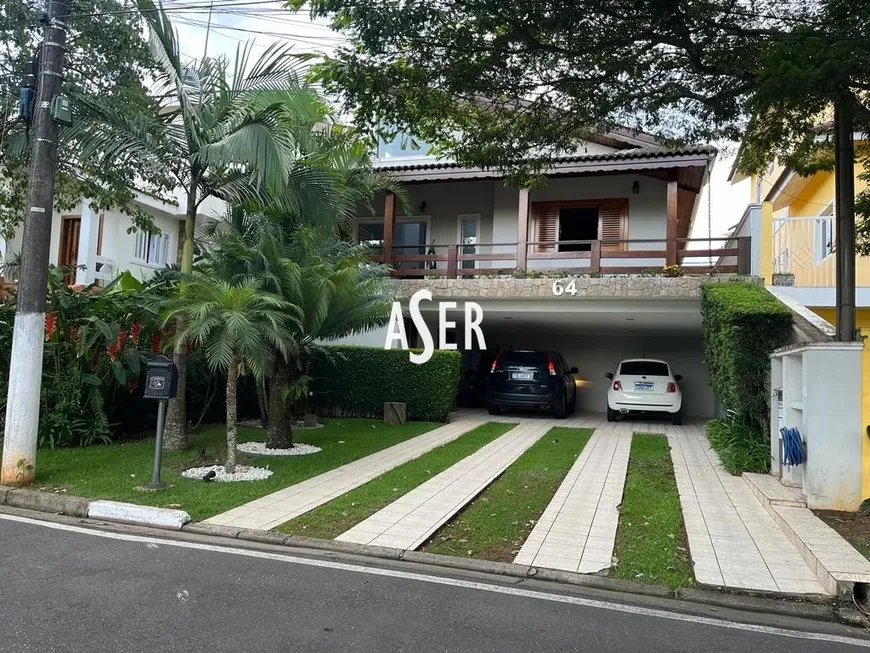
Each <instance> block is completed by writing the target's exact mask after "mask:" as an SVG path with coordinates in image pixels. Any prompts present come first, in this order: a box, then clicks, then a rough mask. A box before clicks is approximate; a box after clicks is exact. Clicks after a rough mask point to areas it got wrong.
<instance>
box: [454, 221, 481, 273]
mask: <svg viewBox="0 0 870 653" xmlns="http://www.w3.org/2000/svg"><path fill="white" fill-rule="evenodd" d="M479 231H480V216H479V215H478V214H471V215H468V214H465V215H459V245H460V247H459V253H460V254H476V253H477V244H478V240H479V238H478V232H479ZM459 267H460V268H461V269H463V270H470V269H474V268H475V267H477V261H460V262H459Z"/></svg>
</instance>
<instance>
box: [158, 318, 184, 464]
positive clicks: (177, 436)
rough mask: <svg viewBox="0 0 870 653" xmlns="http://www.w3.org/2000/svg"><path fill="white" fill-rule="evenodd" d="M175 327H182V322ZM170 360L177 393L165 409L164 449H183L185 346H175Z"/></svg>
mask: <svg viewBox="0 0 870 653" xmlns="http://www.w3.org/2000/svg"><path fill="white" fill-rule="evenodd" d="M179 323H180V324H176V327H175V328H176V329H181V328H183V322H181V320H179ZM172 362H173V363H175V367H177V368H178V394H177V395H175V398H174V399H170V400H169V406H168V407H167V410H166V426H165V429H166V430H165V431H164V432H163V450H164V451H184V450H185V449H187V346H186V345H185V344H184V343H182V346H181V347H180V348H179V347H176V348H175V351H174V352H173V353H172Z"/></svg>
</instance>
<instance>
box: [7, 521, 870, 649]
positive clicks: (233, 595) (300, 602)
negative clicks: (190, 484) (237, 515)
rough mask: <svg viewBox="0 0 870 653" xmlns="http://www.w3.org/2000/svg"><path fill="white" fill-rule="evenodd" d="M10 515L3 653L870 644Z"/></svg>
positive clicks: (796, 627) (761, 620)
mask: <svg viewBox="0 0 870 653" xmlns="http://www.w3.org/2000/svg"><path fill="white" fill-rule="evenodd" d="M4 516H5V515H2V514H0V578H3V580H4V581H5V582H4V585H3V591H2V592H0V613H2V614H3V618H2V619H0V642H6V643H7V644H6V645H5V646H0V649H2V650H4V651H6V650H9V651H13V650H14V651H15V652H16V653H52V652H58V653H91V652H93V651H107V652H111V653H155V652H157V653H164V652H166V653H169V652H172V653H175V652H185V651H197V652H199V651H207V652H208V653H238V652H239V651H257V653H288V652H289V651H294V652H295V651H300V652H305V653H334V652H335V651H354V653H376V652H377V653H387V652H388V653H422V652H426V653H428V652H435V651H437V652H439V653H529V652H530V651H535V652H538V651H540V652H542V653H543V652H550V651H559V652H560V653H562V652H564V653H573V652H582V653H635V652H637V651H643V652H644V653H672V652H673V651H680V652H681V653H735V652H736V651H764V653H815V652H817V651H824V652H825V653H848V652H857V651H861V650H867V649H866V648H865V647H866V646H867V645H868V643H870V641H868V640H867V639H865V638H863V636H862V634H861V632H860V631H858V630H857V629H854V630H848V629H846V628H845V627H843V626H836V627H835V626H834V625H831V624H824V623H819V622H806V621H797V620H788V621H783V620H782V619H773V618H771V619H767V620H765V615H760V614H759V615H750V614H748V613H745V614H743V615H742V618H743V619H744V620H749V621H751V622H752V623H740V622H735V621H728V620H726V619H727V611H725V610H722V611H719V613H718V616H719V617H725V619H723V618H705V617H701V616H696V615H693V614H686V613H685V612H683V613H681V612H673V611H672V610H668V609H667V608H665V607H664V606H661V607H656V606H655V605H653V607H643V606H638V605H637V604H636V597H634V599H632V597H625V598H626V600H625V601H624V602H622V601H620V599H619V597H618V596H617V595H611V596H609V597H608V598H607V599H605V600H601V599H600V598H598V599H596V598H594V597H593V596H586V595H579V596H576V595H575V596H566V595H565V594H564V593H561V592H553V591H547V590H544V589H543V586H537V587H538V589H537V591H532V590H530V589H529V585H528V584H524V585H523V586H518V585H516V584H510V583H507V582H500V579H498V578H491V579H489V580H488V581H487V580H486V579H481V578H477V577H475V578H472V579H465V578H463V577H458V578H456V577H450V576H449V575H442V576H439V575H433V574H431V573H424V572H423V570H419V571H417V572H416V573H409V572H403V571H401V570H398V569H396V568H392V567H389V566H385V565H383V564H379V563H376V562H373V563H370V564H369V565H367V566H360V565H354V564H350V563H347V562H345V563H342V561H341V560H334V559H328V558H312V559H307V560H306V559H300V558H294V557H292V556H286V555H282V554H275V553H270V552H267V551H265V550H263V551H251V550H241V549H238V548H223V547H219V546H209V545H206V544H203V543H190V542H180V541H171V540H166V539H165V538H156V537H136V536H128V537H127V538H125V539H121V538H120V537H119V536H118V535H117V534H113V533H112V534H110V533H100V532H99V531H89V530H88V529H83V528H75V527H72V528H69V529H65V530H59V529H57V528H50V527H49V526H50V525H46V524H44V523H43V522H36V523H33V522H30V523H20V522H15V521H9V520H7V519H3V517H4ZM28 521H30V520H28ZM83 531H84V532H83ZM501 580H502V581H503V579H501ZM532 587H535V586H534V585H532ZM633 600H634V601H635V602H633ZM674 607H676V606H674ZM714 616H715V615H714ZM735 617H736V616H735ZM765 624H770V625H765ZM859 638H861V639H859Z"/></svg>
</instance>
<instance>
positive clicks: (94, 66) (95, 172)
mask: <svg viewBox="0 0 870 653" xmlns="http://www.w3.org/2000/svg"><path fill="white" fill-rule="evenodd" d="M44 11H45V7H44V3H42V2H38V1H36V0H27V1H24V2H21V1H17V2H4V3H2V4H0V42H2V47H0V169H2V170H0V236H2V237H5V238H11V236H12V235H13V234H14V233H15V231H16V230H17V229H18V228H19V227H20V226H21V223H22V220H23V218H24V206H25V195H26V187H27V158H28V155H29V149H28V146H27V142H28V127H27V124H26V123H25V122H23V121H21V120H19V119H18V111H19V107H18V102H19V89H20V88H21V86H22V84H24V83H25V80H26V78H27V72H28V69H29V66H30V64H31V62H32V61H33V57H34V55H35V53H36V47H37V45H38V43H39V40H40V38H41V29H40V28H41V23H40V18H41V17H42V15H43V13H44ZM142 27H143V24H142V20H141V17H140V15H139V14H138V12H136V11H135V10H132V11H131V10H129V9H127V10H125V8H124V6H123V4H122V3H121V2H120V1H119V0H73V1H72V5H71V15H70V19H69V21H68V29H67V41H66V50H65V70H64V81H63V89H64V93H66V94H67V95H70V96H72V97H78V96H82V95H84V96H93V97H100V98H102V99H103V100H105V101H106V102H108V103H111V104H113V105H114V106H115V107H117V108H118V109H119V110H120V111H121V112H122V113H124V114H125V115H134V114H138V113H142V112H153V111H155V110H156V107H157V100H156V99H155V98H153V97H151V96H150V95H149V93H148V90H147V88H146V86H145V84H144V83H143V80H145V79H147V78H148V76H149V75H150V73H151V72H152V71H153V69H154V62H153V59H152V58H151V53H150V52H149V50H148V43H147V41H145V39H144V37H143V34H142ZM63 131H64V130H63V129H61V133H62V134H63ZM147 172H148V171H143V170H141V169H139V167H138V166H136V165H134V164H133V162H130V165H125V166H122V165H114V166H109V167H104V166H101V165H94V162H92V161H89V160H77V159H76V158H75V156H74V152H73V151H72V150H71V149H70V148H69V147H67V146H66V144H65V143H64V142H63V141H62V142H61V145H60V151H59V155H58V169H57V175H56V183H55V205H56V206H57V208H58V209H60V210H69V209H72V208H73V207H74V206H75V205H76V204H78V203H79V202H80V201H81V200H82V198H83V197H84V198H91V199H92V200H93V201H94V202H96V203H97V204H98V205H99V206H102V207H106V206H111V207H119V208H121V209H126V210H129V211H130V212H132V213H135V209H133V208H132V207H131V206H130V204H129V202H130V200H132V198H133V194H132V192H131V188H132V187H133V186H134V185H135V186H137V187H138V188H140V189H141V190H146V191H148V192H150V193H152V194H154V195H161V194H163V193H165V191H166V190H167V189H166V186H165V182H166V180H165V179H163V178H159V177H157V178H155V177H152V176H149V175H148V174H147Z"/></svg>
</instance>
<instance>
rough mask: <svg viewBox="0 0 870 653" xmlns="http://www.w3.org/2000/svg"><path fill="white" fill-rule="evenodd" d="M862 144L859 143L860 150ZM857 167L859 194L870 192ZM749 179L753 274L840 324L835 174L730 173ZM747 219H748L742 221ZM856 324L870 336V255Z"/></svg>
mask: <svg viewBox="0 0 870 653" xmlns="http://www.w3.org/2000/svg"><path fill="white" fill-rule="evenodd" d="M857 145H858V143H856V146H857ZM862 172H863V166H862V165H861V164H859V165H857V166H856V167H855V192H856V194H857V193H860V192H862V191H863V190H864V189H866V188H867V183H866V182H864V181H863V180H861V179H859V178H858V177H859V175H860V174H861V173H862ZM746 179H749V180H750V193H751V196H750V197H749V198H748V199H749V202H750V208H749V209H747V214H746V215H748V214H749V213H750V211H751V210H753V209H754V210H755V211H757V215H759V216H760V220H759V224H758V225H757V226H756V228H755V233H754V234H753V237H758V243H757V245H756V246H755V247H754V254H755V256H757V257H758V260H757V264H756V266H755V270H754V272H756V273H757V274H758V276H761V277H763V278H764V282H765V284H767V285H777V286H785V287H784V288H783V290H784V291H785V290H786V288H787V294H788V295H789V296H790V297H792V298H793V299H795V300H797V301H798V302H799V303H801V304H803V305H804V306H806V307H807V308H809V309H811V310H812V311H813V312H814V313H816V314H817V315H818V316H819V317H821V318H822V319H824V320H825V321H826V322H828V323H830V324H832V325H835V324H836V312H835V306H836V298H835V286H836V268H835V256H834V249H835V247H836V231H835V222H834V173H833V172H818V173H816V174H814V175H812V176H809V177H804V176H801V175H799V174H797V173H796V172H795V171H794V170H792V169H790V168H788V167H785V166H782V165H780V164H778V163H772V164H771V165H770V166H769V167H768V169H767V170H766V171H765V173H764V174H762V175H752V176H747V175H741V174H740V173H739V172H737V171H736V170H735V169H732V171H731V175H730V176H729V181H731V182H732V183H738V182H741V181H744V180H746ZM745 218H746V216H744V219H745ZM855 270H856V287H857V288H856V293H855V302H856V326H857V327H858V329H859V331H860V333H861V335H862V337H864V338H866V337H867V336H870V257H867V256H858V257H857V259H856V266H855ZM862 369H863V374H862V377H863V379H862V387H863V388H865V391H864V393H863V396H862V408H861V419H862V424H863V425H865V426H866V425H870V348H866V347H865V349H864V352H863V360H862ZM862 442H863V446H862V458H863V469H864V478H863V483H862V490H863V496H864V497H865V498H867V497H870V441H868V439H867V438H863V440H862Z"/></svg>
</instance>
